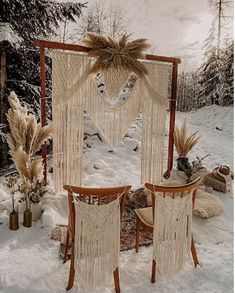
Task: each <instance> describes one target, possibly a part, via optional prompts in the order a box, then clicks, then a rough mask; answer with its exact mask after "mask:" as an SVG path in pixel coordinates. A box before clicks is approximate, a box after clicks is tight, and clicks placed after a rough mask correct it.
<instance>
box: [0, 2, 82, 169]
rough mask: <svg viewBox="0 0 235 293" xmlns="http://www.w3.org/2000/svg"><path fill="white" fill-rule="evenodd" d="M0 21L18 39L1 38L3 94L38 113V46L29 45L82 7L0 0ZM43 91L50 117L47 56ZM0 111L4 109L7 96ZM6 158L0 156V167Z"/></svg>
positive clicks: (0, 144) (52, 32)
mask: <svg viewBox="0 0 235 293" xmlns="http://www.w3.org/2000/svg"><path fill="white" fill-rule="evenodd" d="M0 2H1V4H0V7H1V9H0V24H7V25H10V27H11V29H13V31H14V33H15V34H16V35H18V36H19V37H20V38H21V40H22V42H21V43H20V46H14V45H10V44H9V43H7V42H5V41H3V42H1V43H0V51H1V52H5V54H6V64H7V66H6V71H7V83H6V88H7V91H6V93H5V96H6V97H7V96H8V94H9V93H10V92H11V91H15V92H16V94H17V95H18V97H19V99H20V100H21V102H22V103H23V104H24V103H26V104H27V105H28V106H29V110H30V111H31V112H33V113H35V114H37V116H38V117H40V76H39V74H40V67H39V50H38V49H37V48H36V47H35V46H34V45H33V40H34V39H36V38H49V37H50V36H52V35H56V31H57V29H58V27H59V25H60V23H61V22H63V21H72V22H74V21H77V19H78V17H80V15H81V13H82V9H83V8H84V7H85V5H84V4H81V3H71V2H69V3H57V2H55V1H52V0H0ZM46 85H47V89H46V95H47V98H48V102H47V114H48V115H47V118H49V119H51V103H50V102H51V100H50V96H51V60H50V58H49V57H46ZM3 103H4V104H3V105H2V107H1V109H0V111H4V112H6V111H7V109H8V101H7V98H5V99H4V102H3ZM4 112H3V115H0V117H2V118H1V121H0V124H1V125H3V126H4V128H2V131H3V132H4V133H6V132H7V127H6V126H5V125H6V117H5V115H4ZM3 145H4V142H2V141H1V142H0V152H3V151H5V147H4V146H3ZM4 164H6V162H3V160H0V167H4Z"/></svg>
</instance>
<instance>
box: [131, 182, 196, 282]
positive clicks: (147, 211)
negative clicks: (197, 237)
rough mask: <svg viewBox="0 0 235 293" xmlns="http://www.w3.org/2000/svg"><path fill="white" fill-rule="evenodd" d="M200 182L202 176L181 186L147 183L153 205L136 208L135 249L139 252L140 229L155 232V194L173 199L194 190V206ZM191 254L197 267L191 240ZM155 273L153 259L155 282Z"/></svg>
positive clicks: (153, 278)
mask: <svg viewBox="0 0 235 293" xmlns="http://www.w3.org/2000/svg"><path fill="white" fill-rule="evenodd" d="M199 182H200V177H199V178H197V179H196V180H195V181H193V182H191V183H188V184H186V185H181V186H174V187H172V186H171V187H170V186H159V185H153V184H150V183H146V184H145V187H146V188H147V189H148V190H149V191H150V192H151V196H152V207H148V208H142V209H136V210H135V213H136V243H135V250H136V252H138V248H139V237H140V230H141V229H142V230H144V231H147V232H151V233H153V230H154V225H155V224H156V225H157V223H154V211H155V196H164V197H165V196H171V197H172V198H173V199H174V198H176V196H180V197H183V196H186V195H188V194H189V193H191V192H193V195H192V201H193V203H192V206H194V201H195V195H196V190H197V187H198V185H199ZM191 254H192V258H193V262H194V265H195V267H196V266H197V265H198V264H199V261H198V257H197V253H196V248H195V244H194V241H193V237H192V241H191ZM155 275H156V261H155V260H153V261H152V276H151V282H152V283H154V282H155Z"/></svg>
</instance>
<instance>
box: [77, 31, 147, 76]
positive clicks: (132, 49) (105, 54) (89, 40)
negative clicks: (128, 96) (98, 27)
mask: <svg viewBox="0 0 235 293" xmlns="http://www.w3.org/2000/svg"><path fill="white" fill-rule="evenodd" d="M82 43H83V44H84V45H85V46H87V47H89V48H91V51H90V52H89V53H88V55H89V56H91V57H95V58H96V61H95V63H94V65H93V66H92V68H91V71H90V73H97V72H99V71H102V70H103V71H107V70H108V69H110V68H111V69H119V68H123V69H125V70H128V71H132V72H134V73H136V74H137V75H138V76H139V77H143V76H144V75H146V74H147V73H148V72H147V69H146V68H145V66H144V64H142V63H141V62H140V61H138V60H137V59H144V58H145V55H144V51H145V50H146V49H148V48H149V47H150V45H149V44H148V43H147V42H146V39H137V40H134V41H129V36H127V35H123V36H122V37H121V38H120V39H119V40H115V39H113V38H111V37H104V36H101V35H98V34H94V33H87V36H86V37H85V38H84V39H83V40H82Z"/></svg>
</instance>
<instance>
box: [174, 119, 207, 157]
mask: <svg viewBox="0 0 235 293" xmlns="http://www.w3.org/2000/svg"><path fill="white" fill-rule="evenodd" d="M200 138H201V136H198V131H196V132H195V133H193V134H191V135H190V136H188V137H187V126H186V120H185V121H184V123H183V124H182V126H181V127H180V128H176V130H175V133H174V140H175V148H176V150H177V153H178V155H179V156H183V157H185V156H187V154H188V153H189V152H190V151H191V150H192V149H193V147H194V146H195V145H196V144H197V143H198V141H199V139H200Z"/></svg>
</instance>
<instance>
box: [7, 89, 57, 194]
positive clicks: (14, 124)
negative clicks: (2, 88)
mask: <svg viewBox="0 0 235 293" xmlns="http://www.w3.org/2000/svg"><path fill="white" fill-rule="evenodd" d="M8 99H9V103H10V106H11V108H10V109H9V110H8V113H7V119H8V122H9V126H10V133H7V135H6V137H7V142H8V146H9V148H10V151H9V153H10V155H11V156H12V160H13V162H14V163H15V167H16V169H17V171H18V173H19V174H20V177H21V179H22V184H23V185H24V190H25V191H26V192H30V190H32V188H34V186H36V184H38V182H42V180H43V164H42V159H41V158H35V153H36V152H37V151H39V150H40V148H41V146H42V144H43V143H44V142H46V141H47V140H48V139H50V138H52V126H51V125H47V126H44V127H42V126H41V124H40V123H37V120H36V117H35V116H34V115H32V114H28V111H27V108H25V107H22V106H21V104H20V101H19V99H18V98H17V96H16V94H15V93H14V92H12V93H11V94H10V96H9V97H8Z"/></svg>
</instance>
